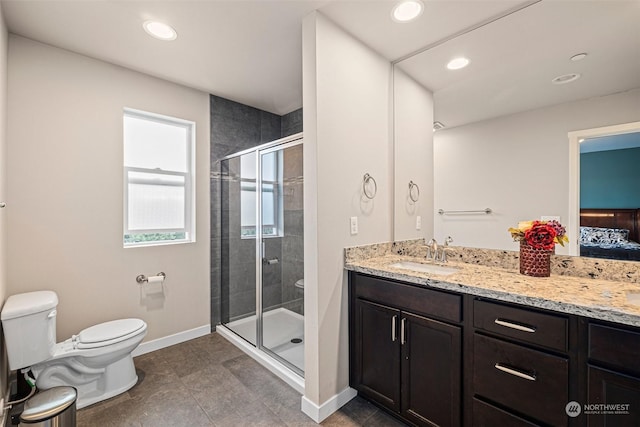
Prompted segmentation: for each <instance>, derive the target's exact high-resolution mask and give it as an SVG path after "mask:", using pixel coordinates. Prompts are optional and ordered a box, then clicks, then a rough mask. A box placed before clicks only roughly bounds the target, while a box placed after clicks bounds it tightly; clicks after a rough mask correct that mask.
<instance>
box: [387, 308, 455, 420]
mask: <svg viewBox="0 0 640 427" xmlns="http://www.w3.org/2000/svg"><path fill="white" fill-rule="evenodd" d="M399 333H400V341H401V343H402V345H401V346H402V416H403V417H405V418H406V419H408V420H410V421H411V422H413V423H415V424H417V425H425V426H441V427H445V426H459V425H460V423H461V417H460V415H461V394H460V393H461V379H460V375H461V366H462V365H461V363H462V362H461V356H462V351H461V350H462V330H461V328H460V327H458V326H452V325H448V324H446V323H442V322H438V321H436V320H432V319H427V318H424V317H420V316H417V315H413V314H409V313H406V312H402V313H401V319H400V332H399Z"/></svg>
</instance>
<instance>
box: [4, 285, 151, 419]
mask: <svg viewBox="0 0 640 427" xmlns="http://www.w3.org/2000/svg"><path fill="white" fill-rule="evenodd" d="M57 305H58V296H57V295H56V293H55V292H53V291H37V292H27V293H23V294H16V295H12V296H10V297H9V298H8V299H7V301H6V302H5V304H4V307H3V308H2V313H1V314H0V319H1V320H2V326H3V329H4V336H5V342H6V347H7V355H8V356H9V369H11V370H17V369H23V368H28V367H30V368H31V370H32V372H33V374H34V375H35V378H36V386H37V387H38V388H39V389H41V390H46V389H49V388H52V387H57V386H73V387H75V388H76V390H77V391H78V401H77V408H78V409H80V408H83V407H85V406H88V405H91V404H94V403H96V402H100V401H102V400H105V399H109V398H110V397H113V396H116V395H118V394H120V393H123V392H125V391H127V390H129V389H130V388H131V387H133V386H134V385H135V384H136V382H137V381H138V376H137V375H136V370H135V367H134V365H133V358H132V356H131V352H132V351H133V350H134V349H135V348H136V347H137V346H138V345H139V344H140V342H141V341H142V339H143V338H144V336H145V335H146V333H147V324H146V323H145V322H144V321H142V320H140V319H119V320H113V321H110V322H105V323H100V324H98V325H95V326H91V327H89V328H87V329H83V330H82V331H80V333H78V334H77V335H73V336H72V337H71V338H69V339H68V340H66V341H63V342H60V343H56V314H57V311H56V307H57Z"/></svg>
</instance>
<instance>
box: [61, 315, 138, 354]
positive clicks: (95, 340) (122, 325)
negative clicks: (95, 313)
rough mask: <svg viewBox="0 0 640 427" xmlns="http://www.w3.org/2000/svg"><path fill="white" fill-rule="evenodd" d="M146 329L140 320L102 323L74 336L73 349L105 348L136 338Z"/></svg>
mask: <svg viewBox="0 0 640 427" xmlns="http://www.w3.org/2000/svg"><path fill="white" fill-rule="evenodd" d="M144 329H146V323H145V322H143V321H142V320H140V319H119V320H112V321H110V322H105V323H100V324H98V325H94V326H91V327H89V328H87V329H83V330H82V331H80V333H79V334H78V335H74V336H73V337H72V341H73V344H74V346H73V347H74V348H78V349H89V348H98V347H105V346H108V345H111V344H116V343H119V342H121V341H125V340H127V339H129V338H131V337H133V336H136V335H138V334H139V333H140V332H142V330H144Z"/></svg>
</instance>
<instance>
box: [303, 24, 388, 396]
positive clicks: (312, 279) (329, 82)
mask: <svg viewBox="0 0 640 427" xmlns="http://www.w3.org/2000/svg"><path fill="white" fill-rule="evenodd" d="M390 78H391V65H390V63H389V62H387V61H386V60H385V59H383V58H382V57H381V56H379V55H378V54H377V53H376V52H374V51H372V50H371V49H369V48H368V47H366V46H365V45H363V44H362V43H360V42H359V41H357V40H356V39H354V38H353V37H351V36H350V35H349V34H347V33H346V32H344V31H343V30H342V29H340V28H339V27H337V26H336V25H335V24H334V23H332V22H331V21H330V20H329V19H327V18H326V17H325V16H323V15H322V14H320V13H317V12H316V13H312V14H310V15H309V16H307V17H306V18H305V20H304V22H303V82H304V84H303V104H304V107H303V108H304V110H303V111H304V113H303V114H304V133H305V135H304V136H305V147H304V171H305V191H304V198H305V199H304V208H305V219H304V227H305V242H304V245H305V246H304V250H305V288H306V289H305V341H306V343H307V344H306V346H305V398H306V399H308V400H309V401H311V402H313V403H314V404H316V405H322V404H324V403H325V402H327V401H328V400H329V399H331V398H332V397H334V396H335V395H336V394H337V393H340V392H341V391H343V390H345V389H346V388H347V387H348V384H349V360H348V354H349V351H348V339H347V338H348V320H347V284H346V277H347V276H346V273H345V271H344V261H343V249H344V248H345V247H347V246H354V245H362V244H368V243H375V242H384V241H389V240H391V238H392V237H391V236H392V230H391V229H392V220H391V210H392V200H391V197H392V185H393V184H392V183H393V181H392V176H391V174H392V168H391V163H390V162H391V144H390V138H389V136H390V135H389V133H390V127H389V119H390V118H389V102H390ZM365 173H369V174H371V175H372V176H373V177H374V178H375V180H376V181H377V184H378V193H377V195H376V197H375V198H374V199H373V200H371V201H369V200H367V199H365V198H364V197H363V195H362V178H363V176H364V174H365ZM352 216H357V217H358V221H359V233H358V234H357V235H355V236H352V235H350V229H349V218H350V217H352Z"/></svg>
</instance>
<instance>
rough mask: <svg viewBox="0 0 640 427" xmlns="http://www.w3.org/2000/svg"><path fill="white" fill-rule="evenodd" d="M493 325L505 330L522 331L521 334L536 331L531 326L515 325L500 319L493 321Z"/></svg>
mask: <svg viewBox="0 0 640 427" xmlns="http://www.w3.org/2000/svg"><path fill="white" fill-rule="evenodd" d="M494 323H495V324H496V325H500V326H504V327H505V328H511V329H516V330H518V331H523V332H530V333H534V332H535V331H536V328H535V327H533V326H525V325H519V324H517V323H513V322H509V321H507V320H502V319H500V318H498V319H496V320H494Z"/></svg>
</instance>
